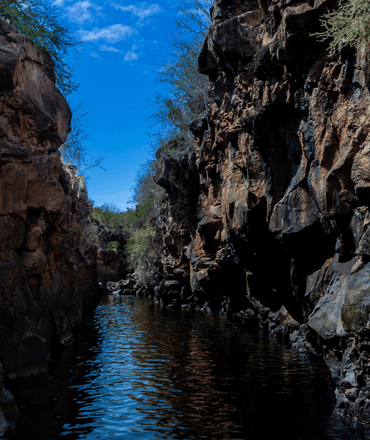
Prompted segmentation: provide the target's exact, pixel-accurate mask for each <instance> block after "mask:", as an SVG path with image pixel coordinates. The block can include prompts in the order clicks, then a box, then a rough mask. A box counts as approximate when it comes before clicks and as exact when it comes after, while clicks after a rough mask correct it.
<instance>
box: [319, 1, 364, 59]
mask: <svg viewBox="0 0 370 440" xmlns="http://www.w3.org/2000/svg"><path fill="white" fill-rule="evenodd" d="M320 21H321V24H322V26H323V27H324V30H323V31H322V32H318V33H316V34H314V35H316V36H317V37H318V39H319V41H324V40H327V39H330V40H331V41H330V44H329V53H330V55H334V54H335V53H336V52H339V51H340V50H341V49H342V48H343V47H344V46H347V45H349V46H351V47H354V48H356V49H366V50H367V51H368V50H369V47H370V0H349V1H347V2H344V1H341V2H340V3H339V8H338V9H337V10H335V11H332V12H328V13H327V14H325V15H324V17H323V18H322V19H321V20H320Z"/></svg>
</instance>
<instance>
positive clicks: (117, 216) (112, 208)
mask: <svg viewBox="0 0 370 440" xmlns="http://www.w3.org/2000/svg"><path fill="white" fill-rule="evenodd" d="M92 216H93V218H94V219H95V220H97V221H98V222H99V223H100V224H102V225H103V226H104V227H106V228H108V229H115V228H116V227H119V226H123V225H124V224H125V221H124V216H125V213H123V212H121V211H120V209H119V208H118V207H117V206H116V205H112V204H110V205H109V204H107V203H105V204H104V205H102V206H94V209H93V213H92Z"/></svg>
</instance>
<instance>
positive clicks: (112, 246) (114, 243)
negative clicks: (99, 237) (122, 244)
mask: <svg viewBox="0 0 370 440" xmlns="http://www.w3.org/2000/svg"><path fill="white" fill-rule="evenodd" d="M118 246H119V243H118V241H111V242H110V243H108V244H107V249H113V250H114V251H116V250H118Z"/></svg>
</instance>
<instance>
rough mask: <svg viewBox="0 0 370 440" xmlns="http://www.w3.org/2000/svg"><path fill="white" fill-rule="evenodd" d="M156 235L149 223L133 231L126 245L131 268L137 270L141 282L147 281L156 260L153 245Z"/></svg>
mask: <svg viewBox="0 0 370 440" xmlns="http://www.w3.org/2000/svg"><path fill="white" fill-rule="evenodd" d="M154 236H155V233H154V230H153V228H152V227H151V226H150V224H149V223H147V224H145V225H144V226H143V227H142V228H140V229H137V230H135V231H133V232H132V233H131V235H130V237H129V239H128V242H127V245H126V251H127V255H128V256H127V260H128V263H129V265H130V269H132V270H134V271H135V273H136V275H137V277H138V281H139V283H140V284H145V283H146V282H147V280H148V276H149V274H150V272H151V270H152V269H153V264H154V261H155V260H156V255H155V251H154V245H153V238H154Z"/></svg>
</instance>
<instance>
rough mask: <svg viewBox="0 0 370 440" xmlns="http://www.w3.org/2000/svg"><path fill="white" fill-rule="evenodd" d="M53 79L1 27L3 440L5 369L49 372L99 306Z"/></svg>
mask: <svg viewBox="0 0 370 440" xmlns="http://www.w3.org/2000/svg"><path fill="white" fill-rule="evenodd" d="M54 80H55V78H54V72H53V69H52V68H51V66H50V60H49V62H46V61H44V60H43V58H42V57H41V56H40V54H39V53H38V52H37V50H36V48H35V46H34V44H33V43H32V42H31V41H30V40H29V39H28V38H26V37H24V36H22V35H20V34H18V33H17V31H16V30H15V29H14V28H13V27H12V26H10V25H8V24H7V23H5V22H3V21H0V362H1V364H2V367H1V364H0V436H1V435H2V434H3V433H4V432H5V431H6V430H7V429H8V428H9V427H13V426H14V423H15V420H16V417H15V416H14V411H13V409H14V408H13V406H12V405H13V403H11V396H9V394H8V393H7V392H6V390H4V389H3V370H4V373H5V375H6V376H7V377H9V378H14V377H17V376H18V377H19V376H28V375H30V374H34V373H38V372H42V371H45V369H46V368H47V364H48V359H49V351H50V347H51V344H52V343H61V344H64V343H66V342H67V341H68V340H69V339H70V338H71V336H72V330H73V328H74V327H75V326H76V325H77V324H79V323H80V322H81V317H82V314H83V312H84V310H86V308H88V307H91V306H93V305H94V304H96V302H97V301H98V300H99V292H98V284H97V274H96V256H95V255H94V252H90V251H87V252H85V254H84V255H82V254H81V252H80V250H79V241H80V229H79V224H81V223H84V222H85V221H86V219H87V218H88V217H89V215H90V211H91V206H90V202H89V201H88V197H87V192H86V187H85V185H84V181H83V179H81V178H80V177H78V176H76V170H75V169H74V168H73V167H65V166H63V165H62V162H61V158H60V153H59V151H58V148H59V147H60V146H61V145H62V144H63V143H64V142H65V140H66V137H67V135H68V132H69V130H70V119H71V112H70V109H69V107H68V105H67V102H66V100H65V99H64V97H63V96H62V95H61V93H60V92H59V91H58V89H57V88H56V87H55V85H54ZM9 408H10V409H9ZM1 410H2V412H3V414H1Z"/></svg>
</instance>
